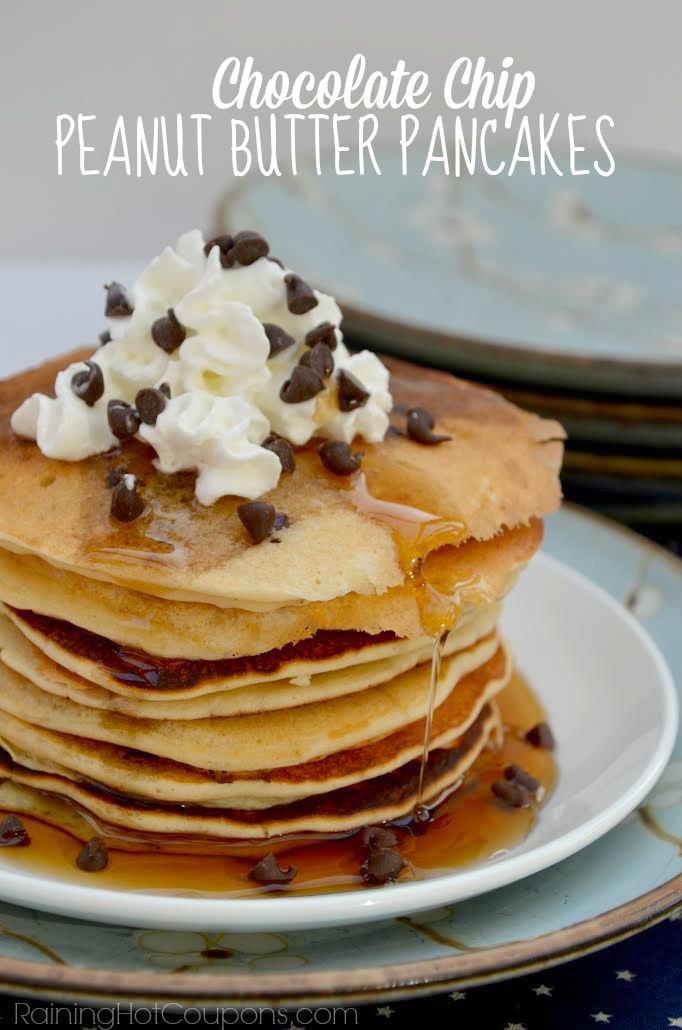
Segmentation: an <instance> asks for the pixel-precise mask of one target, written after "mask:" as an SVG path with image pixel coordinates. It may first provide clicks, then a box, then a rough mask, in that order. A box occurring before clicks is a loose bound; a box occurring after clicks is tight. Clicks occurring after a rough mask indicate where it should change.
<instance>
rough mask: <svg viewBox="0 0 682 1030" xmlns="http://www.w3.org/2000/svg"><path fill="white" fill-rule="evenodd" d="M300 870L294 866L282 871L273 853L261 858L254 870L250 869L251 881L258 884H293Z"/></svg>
mask: <svg viewBox="0 0 682 1030" xmlns="http://www.w3.org/2000/svg"><path fill="white" fill-rule="evenodd" d="M297 872H298V869H297V868H296V866H294V865H290V866H287V867H286V868H285V869H282V867H281V866H280V864H279V862H278V861H277V858H276V857H275V855H273V854H272V852H271V853H270V854H269V855H266V856H265V858H261V860H260V862H257V863H256V864H255V866H254V867H253V869H249V879H251V880H255V881H256V883H291V881H292V880H293V878H294V877H295V876H296V873H297Z"/></svg>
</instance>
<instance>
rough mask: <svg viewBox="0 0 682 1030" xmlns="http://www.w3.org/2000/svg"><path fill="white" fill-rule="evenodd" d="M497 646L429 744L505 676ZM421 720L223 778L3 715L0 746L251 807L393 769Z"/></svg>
mask: <svg viewBox="0 0 682 1030" xmlns="http://www.w3.org/2000/svg"><path fill="white" fill-rule="evenodd" d="M509 675H510V661H509V656H508V655H507V654H506V653H505V651H504V650H503V649H502V648H500V649H498V651H497V652H496V653H495V655H494V656H493V657H492V658H491V659H490V660H489V661H488V662H486V663H485V664H484V665H483V666H481V667H480V668H478V669H476V670H474V671H473V672H472V673H469V674H468V675H467V676H465V677H463V679H462V680H461V681H460V683H459V685H458V687H457V689H456V690H454V691H453V692H452V693H451V694H450V696H449V697H448V698H447V699H446V700H445V701H444V702H443V704H441V705H440V706H439V708H437V709H436V712H435V715H434V721H433V727H432V736H431V743H430V749H431V750H434V749H436V748H441V747H447V746H449V745H451V744H452V743H453V742H454V741H455V740H456V739H458V738H459V737H461V736H462V735H463V734H464V733H465V732H466V731H467V730H468V728H469V727H470V726H471V725H472V724H473V723H474V722H475V721H476V719H477V718H478V716H479V714H480V712H481V711H482V710H483V708H484V706H485V705H486V704H488V703H489V702H490V701H491V700H492V699H493V697H495V695H496V694H497V693H499V691H500V690H502V689H503V687H504V686H505V685H506V683H507V682H508V680H509ZM423 739H424V719H423V718H421V719H418V720H416V721H415V722H413V723H410V724H409V725H407V726H405V727H403V728H402V729H401V730H399V731H397V732H396V733H393V734H389V735H388V736H386V737H384V738H382V739H380V740H375V741H372V742H371V743H369V744H367V745H365V746H364V747H358V748H353V749H351V750H347V751H340V752H337V753H335V754H332V755H329V756H327V757H326V758H323V759H319V760H317V761H314V762H309V763H305V764H302V765H298V766H291V767H288V768H284V769H276V770H270V771H268V772H267V773H263V774H258V773H254V774H251V775H241V776H240V775H239V774H234V775H232V776H230V777H228V778H222V777H220V776H216V775H215V774H211V773H210V772H207V771H206V770H201V769H194V768H192V767H190V766H187V765H184V764H182V763H179V762H175V761H171V760H168V759H159V758H157V757H156V756H154V755H150V754H145V753H143V752H139V751H132V750H131V749H129V748H121V747H117V746H115V745H111V744H103V743H102V742H100V741H91V740H86V739H84V738H80V737H73V736H69V735H68V734H63V733H59V732H56V731H55V730H53V729H46V728H44V727H40V726H36V725H34V724H31V723H28V722H24V721H23V720H20V719H16V718H14V717H13V716H11V715H8V714H7V713H6V712H3V716H2V727H1V728H0V745H1V746H2V747H3V748H4V749H5V750H6V751H7V752H8V753H9V754H10V755H11V756H12V758H13V759H14V760H15V761H16V762H17V763H18V764H20V765H22V766H25V767H27V768H30V769H32V770H34V771H39V772H45V773H52V774H55V775H58V776H61V777H65V778H67V779H70V780H75V781H79V782H85V783H93V782H94V783H97V784H99V785H101V786H104V787H107V788H109V789H110V790H114V791H116V792H118V793H123V794H125V795H126V796H128V797H137V798H143V799H147V800H153V801H161V802H164V803H174V804H195V805H211V806H215V805H220V806H227V807H232V808H240V809H247V810H256V809H261V808H268V807H271V806H273V805H277V804H282V803H290V802H292V801H295V800H299V799H301V798H305V797H311V796H314V795H319V794H323V793H329V792H331V791H334V790H338V789H340V788H341V787H345V786H348V785H350V784H352V783H359V782H361V781H363V780H367V779H372V778H375V777H377V776H379V775H384V774H385V773H388V772H392V771H393V770H395V769H397V768H399V767H400V766H402V765H405V764H406V763H407V762H409V761H412V760H413V759H416V758H418V757H419V756H420V755H421V753H422V746H423Z"/></svg>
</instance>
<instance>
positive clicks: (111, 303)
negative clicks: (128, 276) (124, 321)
mask: <svg viewBox="0 0 682 1030" xmlns="http://www.w3.org/2000/svg"><path fill="white" fill-rule="evenodd" d="M104 289H105V290H106V291H107V300H106V304H105V305H104V314H105V315H106V316H107V318H127V317H128V315H132V313H133V306H132V304H131V303H130V301H129V300H128V294H127V293H126V291H125V286H121V284H120V283H116V282H113V283H105V284H104Z"/></svg>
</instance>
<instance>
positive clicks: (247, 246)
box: [231, 229, 270, 265]
mask: <svg viewBox="0 0 682 1030" xmlns="http://www.w3.org/2000/svg"><path fill="white" fill-rule="evenodd" d="M269 251H270V244H269V243H268V241H267V240H266V239H264V238H263V237H262V236H261V235H260V233H257V232H252V231H251V230H250V229H244V230H243V232H238V233H237V235H236V236H235V238H234V243H233V245H232V250H231V256H232V257H233V258H234V259H235V261H238V262H239V264H240V265H252V264H253V263H254V261H258V258H262V257H267V256H268V253H269Z"/></svg>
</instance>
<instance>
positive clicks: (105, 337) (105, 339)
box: [97, 329, 111, 347]
mask: <svg viewBox="0 0 682 1030" xmlns="http://www.w3.org/2000/svg"><path fill="white" fill-rule="evenodd" d="M97 339H98V340H99V345H100V347H105V346H106V345H107V344H108V343H111V333H110V332H109V330H108V329H103V330H102V332H101V333H100V334H99V336H98V337H97Z"/></svg>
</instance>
